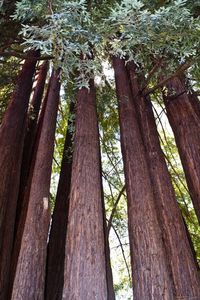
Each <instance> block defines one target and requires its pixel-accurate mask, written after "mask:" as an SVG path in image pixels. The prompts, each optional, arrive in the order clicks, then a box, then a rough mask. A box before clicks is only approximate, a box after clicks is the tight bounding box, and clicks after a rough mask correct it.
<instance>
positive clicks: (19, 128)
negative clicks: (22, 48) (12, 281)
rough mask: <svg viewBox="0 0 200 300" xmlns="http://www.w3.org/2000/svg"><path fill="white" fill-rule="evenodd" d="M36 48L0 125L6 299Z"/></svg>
mask: <svg viewBox="0 0 200 300" xmlns="http://www.w3.org/2000/svg"><path fill="white" fill-rule="evenodd" d="M38 55H39V53H38V52H35V51H30V52H29V57H28V58H27V59H26V61H25V62H24V65H23V67H22V70H21V72H20V75H19V77H18V81H17V85H16V87H15V90H14V92H13V95H12V99H11V102H10V104H9V107H8V109H7V111H6V113H5V115H4V118H3V122H2V124H1V127H0V170H1V172H0V233H1V234H0V299H6V293H7V287H8V274H9V265H10V257H11V251H12V245H13V236H14V222H15V215H16V205H17V198H18V189H19V179H20V169H21V160H22V151H23V145H24V136H25V128H26V115H27V109H28V103H29V98H30V94H31V89H32V84H33V75H34V72H35V66H36V62H37V59H38Z"/></svg>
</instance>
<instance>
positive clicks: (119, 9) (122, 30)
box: [106, 0, 200, 73]
mask: <svg viewBox="0 0 200 300" xmlns="http://www.w3.org/2000/svg"><path fill="white" fill-rule="evenodd" d="M180 12H181V14H180ZM106 24H107V29H106V32H107V34H108V35H107V38H108V41H109V42H108V43H109V45H110V52H111V54H114V55H116V56H120V57H123V58H125V59H128V60H134V62H135V63H136V64H137V65H138V66H139V67H140V69H141V68H142V69H144V70H145V72H148V71H149V68H150V67H151V65H152V61H155V60H159V59H161V58H162V59H164V60H165V61H167V63H166V66H167V67H165V72H166V73H167V72H168V73H171V72H173V71H174V70H175V69H176V68H177V66H178V65H179V64H181V63H184V62H185V61H186V60H187V59H188V58H191V57H194V56H197V55H199V53H198V51H199V50H198V49H199V30H200V19H199V18H194V17H193V16H192V14H191V12H190V10H189V9H188V8H187V7H185V1H184V0H178V1H173V2H172V4H171V5H168V6H161V7H160V8H159V9H157V10H154V11H153V12H152V11H151V10H150V9H147V8H146V6H145V4H144V3H143V2H142V1H138V0H135V1H132V0H124V1H122V2H121V3H120V4H118V5H116V6H115V8H113V9H112V11H111V14H110V17H109V18H108V20H106ZM162 72H163V70H162Z"/></svg>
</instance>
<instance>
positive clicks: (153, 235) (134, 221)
mask: <svg viewBox="0 0 200 300" xmlns="http://www.w3.org/2000/svg"><path fill="white" fill-rule="evenodd" d="M113 66H114V70H115V81H116V89H117V97H118V101H119V118H120V133H121V147H122V156H123V160H124V171H125V182H126V190H127V197H128V228H129V239H130V250H131V261H132V262H131V265H132V278H133V291H134V299H135V300H141V299H152V300H153V299H169V300H171V299H174V296H173V287H172V279H171V278H170V272H169V268H168V262H167V257H166V253H165V251H164V245H163V242H162V235H161V230H160V228H159V223H158V218H157V213H156V207H155V199H154V195H153V191H152V187H151V181H150V174H149V171H148V165H147V161H146V153H145V148H144V145H143V141H142V137H141V132H140V129H139V126H138V119H137V113H136V110H135V107H134V105H133V99H132V93H131V88H130V85H129V80H128V75H127V72H126V68H125V62H124V60H122V59H120V58H117V57H114V58H113Z"/></svg>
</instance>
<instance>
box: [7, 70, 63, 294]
mask: <svg viewBox="0 0 200 300" xmlns="http://www.w3.org/2000/svg"><path fill="white" fill-rule="evenodd" d="M59 91H60V82H59V71H53V73H52V77H51V80H50V87H49V91H48V98H47V102H46V105H45V111H44V114H43V118H42V119H41V120H40V122H41V123H40V125H39V130H38V134H37V141H36V144H37V146H36V148H35V150H34V151H35V152H34V159H33V165H32V170H31V180H30V188H29V194H28V197H29V203H28V208H27V215H26V220H25V224H24V229H23V234H22V239H21V247H20V251H19V256H18V262H17V267H16V273H15V278H14V284H13V291H12V298H11V299H13V300H14V299H22V300H23V299H24V300H27V299H38V300H40V299H41V300H42V299H44V285H45V282H44V281H45V265H46V250H47V238H48V230H49V221H50V212H49V207H48V198H49V188H50V179H51V166H52V159H53V149H54V135H55V127H56V116H57V108H58V102H59Z"/></svg>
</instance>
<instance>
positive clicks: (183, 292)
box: [129, 64, 200, 299]
mask: <svg viewBox="0 0 200 300" xmlns="http://www.w3.org/2000/svg"><path fill="white" fill-rule="evenodd" d="M129 75H130V80H131V87H132V94H133V102H134V105H135V107H136V108H137V112H138V116H139V119H140V128H141V132H142V137H143V141H144V145H145V149H146V156H147V158H148V166H149V170H150V175H151V182H152V187H153V190H154V199H155V202H156V207H157V212H158V216H159V223H160V226H161V228H162V239H163V241H164V244H165V248H166V252H167V256H168V260H169V263H170V265H171V270H172V275H173V280H174V286H175V291H176V295H175V296H176V299H179V298H180V299H189V298H193V297H194V298H195V297H196V299H198V298H200V278H199V274H198V271H197V268H196V263H195V261H194V257H193V253H192V250H191V248H190V243H189V240H188V237H187V232H186V228H185V224H184V222H183V218H182V215H181V211H180V209H179V206H178V203H177V201H176V197H175V192H174V189H173V186H172V182H171V179H170V175H169V172H168V169H167V165H166V162H165V158H164V154H163V152H162V149H161V146H160V142H159V137H158V132H157V128H156V123H155V119H154V115H153V110H152V105H151V101H150V99H149V98H146V99H145V98H143V97H142V96H141V93H140V87H139V84H138V80H137V74H136V72H135V67H134V65H133V64H132V65H129Z"/></svg>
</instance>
